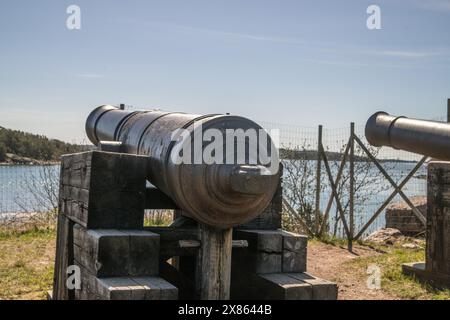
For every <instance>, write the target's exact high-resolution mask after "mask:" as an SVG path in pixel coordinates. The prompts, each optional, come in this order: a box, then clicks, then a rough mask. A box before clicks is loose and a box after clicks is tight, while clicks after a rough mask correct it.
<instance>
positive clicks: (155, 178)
mask: <svg viewBox="0 0 450 320" xmlns="http://www.w3.org/2000/svg"><path fill="white" fill-rule="evenodd" d="M199 128H200V129H199ZM208 130H209V132H212V133H218V132H219V133H220V134H221V135H223V137H222V138H221V139H222V143H220V145H219V147H220V148H222V147H223V151H222V150H221V152H222V154H223V157H221V158H220V159H219V160H220V161H216V162H214V163H205V161H204V159H203V154H204V151H205V149H206V148H208V143H207V142H208V141H203V135H204V133H205V132H208ZM230 130H232V131H231V132H238V131H236V130H241V131H240V132H241V133H245V132H248V130H254V132H258V133H259V132H262V131H261V130H262V128H261V127H260V126H259V125H258V124H256V123H255V122H253V121H251V120H249V119H246V118H243V117H239V116H230V115H217V114H210V115H194V114H186V113H180V112H164V111H160V110H147V111H130V110H123V109H121V108H117V107H114V106H108V105H105V106H100V107H98V108H96V109H95V110H94V111H92V113H91V114H90V115H89V117H88V119H87V121H86V133H87V135H88V137H89V139H90V141H91V142H92V143H93V144H95V145H100V146H101V145H102V144H103V145H105V146H107V145H108V142H111V141H112V142H119V144H120V151H121V152H124V153H129V154H136V155H145V156H148V158H149V161H148V170H147V173H148V176H147V178H148V180H149V181H150V183H152V184H153V185H154V186H156V187H157V188H159V189H160V190H161V191H163V192H164V193H165V194H167V195H168V196H169V197H170V198H172V199H173V200H174V201H175V203H176V204H177V205H178V206H179V207H180V208H182V209H183V211H184V214H186V215H189V216H191V217H193V218H194V219H196V220H197V221H200V222H202V223H205V224H207V225H210V226H214V227H219V228H229V227H233V226H236V225H239V224H242V223H245V222H247V221H250V220H252V219H253V218H255V217H257V216H258V215H259V214H260V213H261V212H262V211H263V210H264V209H265V208H266V207H267V205H268V204H269V202H270V201H271V199H272V198H273V195H274V193H275V191H276V188H277V185H278V181H279V173H278V157H277V156H276V153H277V150H276V148H275V146H274V144H273V142H272V140H271V139H270V137H267V139H266V140H264V139H261V137H260V136H259V135H256V140H255V141H253V143H254V144H256V145H251V143H252V141H250V138H249V139H247V140H245V141H242V143H243V144H245V150H244V152H243V153H244V155H243V156H242V157H241V158H242V159H240V160H241V161H240V162H239V161H238V160H239V159H238V158H239V156H236V155H235V154H236V153H237V151H239V150H238V149H239V146H238V145H237V144H238V143H239V142H238V139H235V140H236V141H233V142H232V145H231V144H230V145H227V132H230ZM197 132H198V133H197ZM183 133H184V135H183ZM216 138H217V137H216ZM231 138H233V137H231ZM195 139H197V141H194V140H195ZM198 141H200V142H198ZM183 145H184V146H193V147H192V148H190V149H191V150H188V152H192V154H191V157H189V158H190V160H191V163H179V162H176V161H173V159H174V157H176V156H177V155H178V153H179V148H178V147H177V146H183ZM195 146H197V148H195ZM230 146H232V148H231V147H230ZM227 147H228V148H229V149H232V150H226V148H227ZM261 149H264V151H265V153H264V155H268V154H269V153H270V155H274V157H273V161H274V162H277V163H276V170H269V169H268V168H267V166H264V165H261V159H260V156H259V155H260V153H259V154H257V153H258V152H261V151H262V150H261ZM252 151H254V152H252ZM216 152H218V151H217V150H216ZM199 156H200V158H201V159H200V161H194V160H197V159H199ZM226 157H228V158H226ZM230 159H231V161H230Z"/></svg>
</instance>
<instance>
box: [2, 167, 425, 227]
mask: <svg viewBox="0 0 450 320" xmlns="http://www.w3.org/2000/svg"><path fill="white" fill-rule="evenodd" d="M311 165H315V164H314V163H311ZM383 166H384V167H385V168H387V169H388V171H389V173H390V175H391V177H392V178H393V179H394V181H396V182H397V183H399V182H400V180H401V179H403V177H405V176H406V175H407V174H408V173H409V171H410V170H411V169H412V168H413V167H414V166H415V164H414V163H386V164H383ZM370 170H371V174H372V175H376V174H379V175H380V176H381V173H379V171H378V169H377V168H376V167H375V166H373V167H371V168H370ZM333 171H334V172H333V175H336V172H335V170H333ZM322 174H323V175H324V177H326V176H325V168H323V169H322ZM425 175H426V167H422V168H421V169H420V170H419V171H418V172H417V173H416V175H415V177H414V178H412V179H411V180H410V182H409V183H408V184H407V185H406V186H405V187H404V189H403V190H404V192H405V194H406V195H407V196H416V195H421V196H424V195H426V179H423V176H425ZM420 176H422V178H418V177H420ZM58 179H59V166H46V167H44V166H0V218H1V217H2V216H3V217H4V216H5V214H8V215H9V214H14V213H18V212H39V211H47V210H50V209H51V208H52V206H53V203H54V202H55V200H54V196H53V199H52V200H51V199H49V198H52V197H51V196H48V192H47V191H48V190H49V189H51V190H52V192H53V193H55V192H56V194H57V187H58ZM378 181H379V182H378V185H377V187H376V189H377V190H379V189H383V188H380V184H381V187H388V188H387V190H384V191H380V192H377V193H376V194H374V195H372V196H371V197H370V199H366V200H365V201H364V204H363V205H359V206H358V205H356V208H355V212H356V215H357V218H356V221H355V222H356V225H357V226H360V225H362V224H364V222H365V221H367V220H368V219H369V218H370V217H371V215H372V214H373V213H374V212H375V210H376V209H377V208H378V207H379V206H380V205H381V203H382V202H383V201H384V200H385V199H386V198H387V197H388V196H389V195H390V193H391V192H392V190H393V188H391V187H390V185H389V183H388V181H387V180H386V179H384V178H380V179H378ZM368 188H371V186H368ZM366 191H368V192H370V190H367V189H366ZM285 192H288V190H286V191H285ZM361 192H365V191H364V190H362V191H361ZM330 193H331V190H330V189H329V188H326V189H325V190H324V191H323V192H322V194H321V208H322V210H325V207H326V205H327V202H328V198H329V196H330ZM372 193H373V192H372ZM399 200H400V197H399V196H397V197H396V198H395V199H394V201H399ZM313 203H314V202H313ZM334 212H335V208H332V210H331V211H330V217H331V219H332V217H333V215H334ZM330 222H332V221H330ZM384 223H385V221H384V215H383V214H381V215H380V217H379V218H378V219H377V220H376V221H375V223H374V224H373V226H372V227H371V228H370V229H369V230H368V232H371V231H374V230H377V229H379V228H382V227H384ZM340 232H342V230H340Z"/></svg>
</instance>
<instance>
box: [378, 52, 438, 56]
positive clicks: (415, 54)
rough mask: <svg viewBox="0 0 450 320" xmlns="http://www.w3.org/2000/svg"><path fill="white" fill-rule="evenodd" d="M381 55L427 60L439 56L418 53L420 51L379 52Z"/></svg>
mask: <svg viewBox="0 0 450 320" xmlns="http://www.w3.org/2000/svg"><path fill="white" fill-rule="evenodd" d="M380 54H381V55H384V56H389V57H398V58H428V57H435V56H440V55H442V53H438V52H420V51H381V52H380Z"/></svg>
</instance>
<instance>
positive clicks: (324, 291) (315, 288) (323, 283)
mask: <svg viewBox="0 0 450 320" xmlns="http://www.w3.org/2000/svg"><path fill="white" fill-rule="evenodd" d="M287 275H288V276H290V277H292V278H294V279H297V280H301V281H303V282H305V283H307V284H310V285H311V288H312V299H313V300H336V299H337V296H338V287H337V285H336V284H335V283H332V282H330V281H327V280H323V279H320V278H317V277H314V276H312V275H310V274H308V273H306V272H304V273H287Z"/></svg>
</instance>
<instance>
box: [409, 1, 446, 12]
mask: <svg viewBox="0 0 450 320" xmlns="http://www.w3.org/2000/svg"><path fill="white" fill-rule="evenodd" d="M416 3H417V5H418V6H419V7H421V8H423V9H427V10H434V11H441V12H449V13H450V0H428V1H423V0H421V1H417V2H416Z"/></svg>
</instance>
